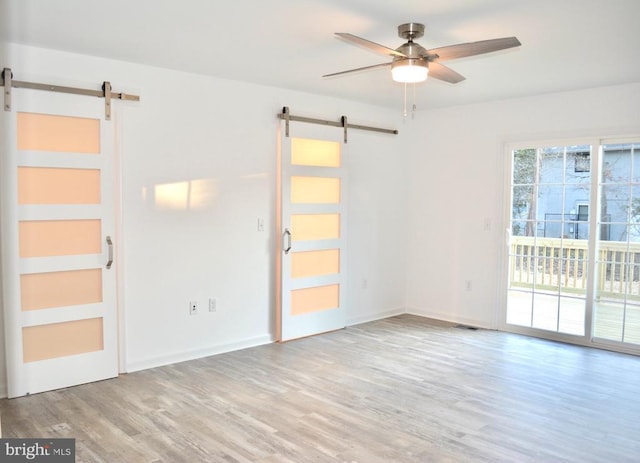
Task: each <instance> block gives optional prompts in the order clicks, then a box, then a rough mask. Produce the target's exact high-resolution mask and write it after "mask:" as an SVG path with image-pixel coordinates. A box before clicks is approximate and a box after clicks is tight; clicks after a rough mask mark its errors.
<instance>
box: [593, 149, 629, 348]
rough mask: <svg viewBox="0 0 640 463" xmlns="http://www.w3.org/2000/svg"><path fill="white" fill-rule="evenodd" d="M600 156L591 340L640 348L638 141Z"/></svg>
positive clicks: (604, 150)
mask: <svg viewBox="0 0 640 463" xmlns="http://www.w3.org/2000/svg"><path fill="white" fill-rule="evenodd" d="M602 154H603V156H602V169H601V173H600V204H601V206H600V209H599V220H598V224H599V225H598V227H599V231H600V233H599V238H598V242H597V253H596V272H595V275H594V277H595V295H594V304H593V336H594V338H597V339H603V340H610V341H615V342H621V343H631V344H636V345H640V141H638V142H635V143H634V142H629V143H608V144H604V145H603V146H602Z"/></svg>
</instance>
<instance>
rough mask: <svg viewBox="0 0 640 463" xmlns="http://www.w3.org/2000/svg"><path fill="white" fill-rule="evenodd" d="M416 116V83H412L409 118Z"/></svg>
mask: <svg viewBox="0 0 640 463" xmlns="http://www.w3.org/2000/svg"><path fill="white" fill-rule="evenodd" d="M415 118H416V84H413V106H412V107H411V119H415Z"/></svg>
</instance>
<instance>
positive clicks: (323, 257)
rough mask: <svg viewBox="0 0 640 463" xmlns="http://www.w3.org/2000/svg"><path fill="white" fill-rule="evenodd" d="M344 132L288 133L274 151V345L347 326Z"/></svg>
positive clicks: (313, 128)
mask: <svg viewBox="0 0 640 463" xmlns="http://www.w3.org/2000/svg"><path fill="white" fill-rule="evenodd" d="M342 135H343V132H342V131H341V130H339V129H336V128H330V127H323V126H318V125H309V124H296V125H295V126H292V127H291V136H290V137H286V136H285V135H284V133H283V134H282V135H281V137H280V142H281V143H280V149H279V150H278V151H279V182H278V183H279V188H278V191H279V204H280V210H279V211H280V214H279V216H280V223H279V226H280V230H279V231H280V240H279V243H278V246H279V264H280V265H279V267H280V268H279V272H278V273H279V280H280V281H279V304H278V306H279V307H278V320H277V324H278V336H277V338H278V340H279V341H287V340H291V339H295V338H300V337H303V336H310V335H313V334H318V333H323V332H327V331H333V330H337V329H341V328H344V327H345V325H346V295H345V293H346V270H347V265H346V242H347V240H346V236H347V227H346V224H347V198H346V192H347V185H346V182H347V172H346V168H345V167H344V160H343V157H344V148H345V146H346V145H345V144H343V143H342V141H341V137H342Z"/></svg>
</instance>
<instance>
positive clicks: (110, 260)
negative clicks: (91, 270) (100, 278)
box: [107, 236, 113, 269]
mask: <svg viewBox="0 0 640 463" xmlns="http://www.w3.org/2000/svg"><path fill="white" fill-rule="evenodd" d="M107 246H108V249H109V260H107V269H110V268H111V264H113V241H111V237H110V236H107Z"/></svg>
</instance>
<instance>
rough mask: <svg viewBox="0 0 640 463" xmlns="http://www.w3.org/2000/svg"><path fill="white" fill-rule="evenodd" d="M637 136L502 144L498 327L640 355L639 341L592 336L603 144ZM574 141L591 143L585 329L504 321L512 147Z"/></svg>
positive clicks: (582, 143) (638, 138)
mask: <svg viewBox="0 0 640 463" xmlns="http://www.w3.org/2000/svg"><path fill="white" fill-rule="evenodd" d="M639 140H640V136H626V135H625V136H610V137H609V136H607V137H575V138H569V139H566V138H563V139H544V140H535V141H523V142H510V143H506V144H505V149H504V156H505V161H506V162H505V163H503V166H505V167H504V171H503V179H504V183H503V225H504V226H503V230H504V243H503V246H501V248H500V249H501V254H500V271H499V278H500V283H499V301H498V309H497V312H498V323H497V326H498V329H499V330H501V331H506V332H511V333H516V334H522V335H527V336H533V337H539V338H545V339H549V340H552V341H559V342H564V343H568V344H576V345H582V346H588V347H597V348H601V349H606V350H613V351H616V352H622V353H630V354H635V355H640V345H638V346H637V347H636V346H634V345H632V344H628V343H622V342H617V341H611V340H607V339H602V338H596V337H594V323H593V321H594V297H595V292H596V288H595V280H596V272H595V270H594V269H595V268H596V252H593V251H592V250H597V245H598V240H599V233H598V232H597V231H598V226H599V222H600V214H599V212H598V211H600V199H601V198H600V183H601V172H602V160H603V146H604V145H607V144H615V143H619V142H621V141H626V142H630V141H634V142H637V141H639ZM574 145H590V146H591V158H592V159H591V177H590V195H591V196H590V197H591V200H590V203H591V204H590V208H589V209H590V216H589V220H588V224H589V239H588V249H589V251H590V252H589V253H588V263H587V265H588V270H587V271H588V275H587V286H586V293H585V298H586V299H585V331H584V335H582V336H580V335H571V334H565V333H561V332H556V331H547V330H543V329H539V328H532V327H525V326H520V325H513V324H508V323H507V301H508V293H509V281H508V280H509V256H510V249H509V247H510V238H511V222H512V180H513V151H514V150H517V149H529V148H531V149H540V148H546V147H554V146H565V147H566V146H574Z"/></svg>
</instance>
